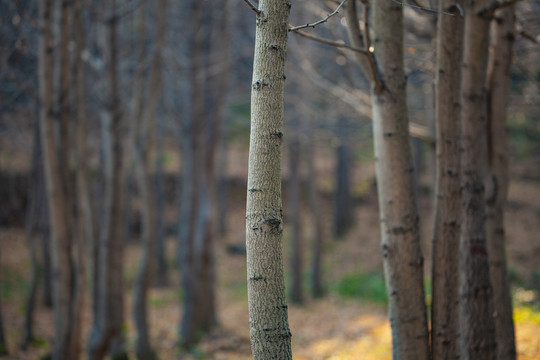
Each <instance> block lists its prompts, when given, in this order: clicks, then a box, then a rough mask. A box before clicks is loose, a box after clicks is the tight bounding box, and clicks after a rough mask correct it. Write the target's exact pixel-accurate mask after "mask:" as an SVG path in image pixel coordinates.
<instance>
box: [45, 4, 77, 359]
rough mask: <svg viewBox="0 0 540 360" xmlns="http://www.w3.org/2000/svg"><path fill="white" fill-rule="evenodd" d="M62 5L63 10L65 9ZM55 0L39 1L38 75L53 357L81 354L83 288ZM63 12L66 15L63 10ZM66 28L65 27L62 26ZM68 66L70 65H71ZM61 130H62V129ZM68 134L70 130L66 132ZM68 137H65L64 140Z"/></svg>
mask: <svg viewBox="0 0 540 360" xmlns="http://www.w3.org/2000/svg"><path fill="white" fill-rule="evenodd" d="M66 9H67V7H66V5H63V10H65V11H67V10H66ZM52 11H53V1H51V0H44V1H43V2H40V17H39V18H40V21H41V36H40V48H39V49H40V50H39V54H40V56H39V58H40V59H39V79H40V101H41V111H40V126H41V145H42V147H43V149H42V151H43V154H44V155H43V166H44V170H45V171H44V172H45V181H46V186H47V198H48V207H49V223H50V227H51V234H52V241H53V273H54V274H55V276H54V278H53V290H54V293H53V296H54V298H53V303H54V323H55V344H54V347H53V353H52V358H53V359H75V358H77V357H78V355H79V341H80V339H79V338H78V335H79V331H78V329H77V327H78V326H80V323H77V322H76V319H78V316H79V314H78V311H79V310H80V309H79V308H78V307H77V306H76V301H75V300H74V298H75V296H76V292H77V291H78V290H80V289H79V288H78V286H80V284H77V281H76V278H75V273H76V266H77V265H76V259H74V258H73V254H72V251H73V250H74V249H73V245H74V244H73V241H72V235H73V234H71V233H70V231H71V229H70V225H69V220H68V215H67V214H68V213H69V212H70V210H71V209H70V205H72V203H70V202H69V198H68V197H66V196H65V193H64V191H65V189H64V188H63V184H65V182H66V181H68V179H66V178H65V177H64V176H63V175H65V173H64V172H63V171H62V166H63V165H67V164H61V163H60V161H61V159H63V158H64V157H60V156H59V153H58V152H57V145H58V143H57V141H56V139H55V134H54V128H55V123H54V120H55V119H54V105H53V98H52V94H53V74H52V69H53V51H54V47H53V46H54V45H53V33H52ZM63 16H67V15H66V14H65V13H63ZM63 31H65V29H63ZM68 70H69V69H68ZM61 134H62V132H61ZM63 136H65V137H67V136H68V134H67V133H66V134H63ZM66 142H67V139H66V138H64V139H63V144H65V143H66ZM61 151H63V152H69V151H70V149H69V148H61Z"/></svg>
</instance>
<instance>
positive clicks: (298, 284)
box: [287, 124, 303, 303]
mask: <svg viewBox="0 0 540 360" xmlns="http://www.w3.org/2000/svg"><path fill="white" fill-rule="evenodd" d="M292 131H294V132H295V134H293V139H292V140H291V143H290V144H289V209H288V210H289V211H288V212H289V214H288V217H287V218H288V219H290V222H291V245H292V256H291V271H292V285H291V301H292V302H294V303H301V302H302V301H303V296H302V239H301V232H300V175H299V170H300V169H299V167H300V139H299V138H298V126H297V124H295V126H294V129H292Z"/></svg>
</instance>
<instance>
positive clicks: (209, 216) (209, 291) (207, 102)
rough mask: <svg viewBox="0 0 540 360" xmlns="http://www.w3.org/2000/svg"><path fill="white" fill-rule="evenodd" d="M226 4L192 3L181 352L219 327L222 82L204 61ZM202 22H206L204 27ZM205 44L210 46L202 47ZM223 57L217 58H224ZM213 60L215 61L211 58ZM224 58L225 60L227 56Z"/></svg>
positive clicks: (213, 47) (182, 237)
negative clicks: (218, 196) (217, 231)
mask: <svg viewBox="0 0 540 360" xmlns="http://www.w3.org/2000/svg"><path fill="white" fill-rule="evenodd" d="M226 4H227V3H226V2H224V3H222V6H221V7H219V8H212V9H211V11H206V9H207V8H206V7H205V5H206V3H205V2H201V1H194V3H192V4H190V6H191V7H192V13H191V21H192V22H191V29H192V31H194V36H193V39H192V40H191V44H190V56H191V64H190V74H189V75H190V79H189V80H190V84H191V92H190V95H189V99H190V104H189V107H190V109H191V114H190V116H189V117H188V118H187V120H186V121H185V124H184V134H185V136H184V150H183V154H182V156H183V159H184V161H183V174H184V180H183V183H182V186H183V189H182V209H181V217H182V219H183V220H182V221H183V223H182V225H181V229H180V232H181V233H180V250H181V254H180V255H181V256H180V258H181V271H182V279H183V289H184V293H185V294H184V295H185V296H184V311H183V316H182V320H181V324H180V336H181V342H182V345H183V346H184V347H185V348H189V347H191V346H193V345H194V344H195V343H196V342H197V341H198V339H199V337H200V336H201V335H203V334H205V333H206V332H207V331H208V330H209V329H210V328H211V327H212V326H214V325H215V324H216V323H217V316H216V310H215V265H214V264H215V259H214V242H215V229H214V226H215V224H216V216H217V211H216V210H215V209H216V206H215V204H216V202H215V198H216V196H215V184H216V181H215V159H216V156H217V149H219V141H220V134H221V121H222V116H220V115H219V113H220V110H219V108H220V106H219V99H217V98H215V97H214V96H213V95H215V94H214V93H215V91H216V89H214V87H215V86H217V87H218V88H222V87H221V86H222V81H220V79H213V80H214V81H211V78H210V77H209V69H208V60H209V57H210V56H213V55H215V54H216V53H217V52H216V50H218V48H216V44H215V42H213V41H212V36H211V34H212V31H221V30H220V28H219V25H218V24H220V21H219V19H223V21H225V20H226V18H225V19H224V18H223V16H225V10H224V9H226V6H227V5H226ZM200 24H205V26H202V27H201V25H200ZM205 44H207V45H209V46H205ZM223 54H224V53H222V54H221V55H223ZM212 58H213V59H216V58H218V57H216V56H213V57H212ZM225 59H226V58H225Z"/></svg>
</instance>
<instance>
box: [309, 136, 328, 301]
mask: <svg viewBox="0 0 540 360" xmlns="http://www.w3.org/2000/svg"><path fill="white" fill-rule="evenodd" d="M314 151H315V149H314V146H313V145H311V144H310V145H309V148H308V149H307V151H306V154H307V160H306V161H307V164H308V191H309V206H310V208H311V218H312V223H313V227H314V228H313V242H312V251H313V255H312V256H313V258H312V260H311V261H312V262H311V293H312V295H313V297H321V296H322V295H323V292H324V291H323V282H322V270H321V263H322V259H321V258H322V243H323V227H322V219H321V212H320V208H319V207H320V200H319V193H318V191H317V180H316V172H315V160H314V156H313V153H314Z"/></svg>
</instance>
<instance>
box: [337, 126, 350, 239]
mask: <svg viewBox="0 0 540 360" xmlns="http://www.w3.org/2000/svg"><path fill="white" fill-rule="evenodd" d="M336 132H337V134H338V137H339V142H340V143H339V145H338V147H337V149H336V190H335V194H336V210H335V216H334V234H335V235H336V236H338V237H341V236H343V235H345V234H346V233H347V230H348V229H349V227H350V226H351V223H352V216H351V214H352V198H351V181H350V171H349V168H350V165H351V164H350V160H351V159H350V158H351V154H350V149H349V145H348V140H347V139H346V138H347V121H346V120H345V119H344V118H342V117H340V118H339V120H338V122H337V130H336Z"/></svg>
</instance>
